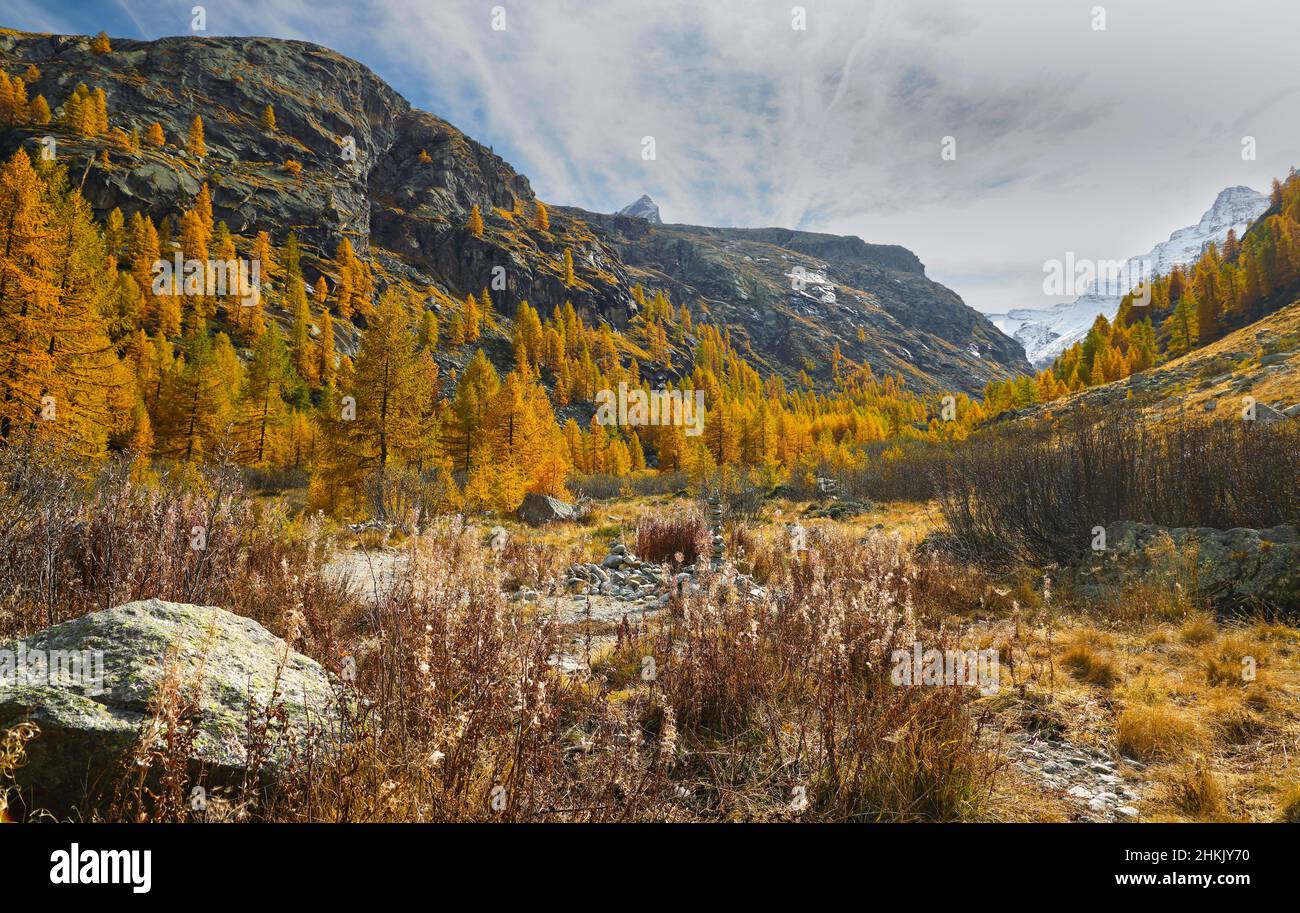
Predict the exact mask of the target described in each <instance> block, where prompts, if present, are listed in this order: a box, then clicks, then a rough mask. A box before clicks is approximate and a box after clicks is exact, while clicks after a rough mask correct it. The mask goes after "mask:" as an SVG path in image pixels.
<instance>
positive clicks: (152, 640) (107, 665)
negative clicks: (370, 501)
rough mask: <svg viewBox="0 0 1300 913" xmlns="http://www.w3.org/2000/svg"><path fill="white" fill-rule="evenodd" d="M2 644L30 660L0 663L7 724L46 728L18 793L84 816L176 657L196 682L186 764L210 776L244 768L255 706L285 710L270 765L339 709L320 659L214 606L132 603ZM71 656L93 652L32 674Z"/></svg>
mask: <svg viewBox="0 0 1300 913" xmlns="http://www.w3.org/2000/svg"><path fill="white" fill-rule="evenodd" d="M0 651H6V652H5V653H0V655H4V656H8V657H14V656H21V657H26V658H27V659H26V661H25V662H24V668H23V669H17V670H15V669H13V661H12V659H11V660H10V668H9V669H8V670H0V671H7V673H8V674H5V675H4V676H3V677H0V730H2V729H6V728H10V727H12V726H14V725H15V724H17V723H20V722H23V721H26V720H30V721H32V722H34V723H36V725H37V726H39V727H40V730H41V732H40V735H39V736H38V737H37V738H36V739H34V740H32V741H31V742H30V743H28V746H27V756H28V763H27V764H26V765H25V766H24V767H21V768H19V770H18V775H17V776H18V784H19V786H20V787H21V790H22V795H21V797H20V798H21V800H22V802H23V804H24V805H26V806H27V808H28V809H35V808H44V809H48V810H50V811H51V812H53V813H54V814H55V815H57V816H65V815H74V816H75V815H86V814H87V813H88V812H89V811H90V810H91V809H93V808H96V807H99V806H100V805H101V804H102V803H103V801H105V799H106V798H107V797H109V796H111V791H112V788H113V785H114V783H115V781H116V780H117V779H118V778H119V777H120V776H121V773H122V760H123V756H124V753H125V752H127V751H129V750H130V749H131V747H132V745H133V744H134V743H135V742H136V741H137V738H138V736H139V733H140V730H141V724H142V722H144V721H145V720H146V719H147V718H148V716H149V702H150V698H151V696H152V695H153V694H154V693H155V690H156V689H157V688H158V686H159V683H160V682H161V681H162V679H163V676H164V670H165V667H166V666H167V663H168V662H171V663H175V664H176V666H177V671H178V672H179V674H180V681H181V683H182V686H183V687H185V688H189V687H191V683H193V682H195V681H198V682H199V683H200V684H199V691H198V694H199V697H198V701H197V704H198V720H197V736H196V738H195V740H194V744H193V749H192V753H191V756H190V762H191V768H192V770H193V771H194V772H195V773H198V772H199V771H200V770H201V771H203V773H204V782H205V783H206V784H208V785H215V784H219V783H220V782H222V781H223V780H225V779H228V778H233V777H235V776H239V775H242V773H243V771H244V769H245V767H246V764H247V760H248V756H247V750H246V745H247V736H248V732H249V723H250V715H251V716H252V718H253V720H254V721H256V720H257V718H258V716H259V714H260V713H261V712H262V711H263V709H264V708H266V707H267V706H268V705H269V704H272V703H274V704H276V705H278V706H279V708H280V709H282V710H283V728H282V729H281V728H280V725H281V724H280V723H278V722H277V723H276V724H275V725H274V726H272V732H273V733H274V732H276V731H279V732H280V734H281V738H279V739H278V740H277V741H278V751H277V749H274V748H273V750H272V757H271V758H270V759H269V762H268V767H267V768H266V769H264V770H263V774H264V775H267V774H269V773H273V769H274V767H275V765H276V762H277V760H278V758H277V756H276V755H277V754H278V753H279V754H282V753H283V752H284V751H286V750H287V749H288V747H289V746H290V745H291V744H294V743H295V742H298V741H301V740H302V739H303V738H304V737H305V736H306V735H307V732H308V727H309V726H310V725H312V724H316V725H321V724H325V723H326V722H327V721H328V720H329V719H331V718H332V716H333V715H335V711H336V708H337V702H336V699H335V693H334V691H333V690H332V688H331V684H330V680H329V677H328V676H327V674H326V672H325V670H324V669H323V668H322V667H321V666H320V665H319V664H317V663H316V662H315V661H314V660H311V659H309V658H308V657H306V656H303V655H302V654H300V653H296V652H294V651H293V650H290V649H289V648H288V645H287V644H285V642H284V641H283V640H280V639H279V638H277V637H275V636H274V635H272V634H271V633H270V632H269V631H267V630H266V629H265V628H263V627H262V626H261V625H259V624H258V623H257V622H255V621H252V620H251V619H248V618H244V617H241V616H239V615H234V614H232V613H230V612H227V611H224V610H222V609H219V608H214V607H211V606H195V605H187V604H182V603H172V602H163V601H161V600H158V599H149V600H145V601H141V602H132V603H127V604H125V605H120V606H117V607H115V608H111V609H107V610H104V611H101V612H95V613H93V614H90V615H84V616H82V617H80V618H77V619H74V620H72V621H69V622H65V623H63V624H60V625H56V626H54V627H52V628H48V629H46V630H44V631H41V632H38V633H36V634H33V635H31V636H30V637H27V638H25V639H23V640H22V641H18V642H14V643H9V644H3V645H0ZM52 651H64V652H63V653H62V654H53V652H52ZM82 651H88V652H82ZM73 654H79V655H81V656H83V657H84V658H85V660H86V661H85V663H84V664H83V666H82V669H81V674H78V675H75V676H54V675H49V674H46V673H39V674H34V672H33V666H32V660H31V658H32V657H38V656H47V657H48V656H51V655H62V656H64V657H66V656H70V655H73ZM92 656H93V657H95V658H94V659H91V657H92ZM66 668H67V665H66V663H65V669H66ZM87 670H91V671H92V672H93V670H98V671H99V672H100V673H101V674H100V675H98V676H97V675H94V674H88V672H87ZM200 670H201V675H200ZM266 778H267V779H269V777H266Z"/></svg>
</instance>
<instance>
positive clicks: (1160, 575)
mask: <svg viewBox="0 0 1300 913" xmlns="http://www.w3.org/2000/svg"><path fill="white" fill-rule="evenodd" d="M1099 557H1100V558H1101V560H1100V561H1094V564H1093V567H1092V576H1093V579H1094V581H1095V583H1094V584H1093V586H1096V585H1103V586H1108V585H1113V584H1115V583H1117V582H1118V581H1119V580H1120V579H1121V578H1122V577H1124V576H1128V577H1131V576H1133V575H1134V574H1139V575H1142V576H1145V577H1148V578H1155V579H1167V580H1171V581H1172V580H1178V579H1183V578H1186V577H1188V576H1190V575H1189V573H1188V572H1189V571H1191V570H1192V565H1193V561H1194V566H1195V574H1196V584H1197V586H1198V588H1199V589H1200V591H1201V593H1202V594H1203V595H1205V596H1207V597H1209V598H1210V599H1211V600H1212V601H1214V602H1215V603H1216V604H1218V605H1220V606H1223V607H1243V606H1244V607H1272V608H1280V609H1286V610H1300V532H1297V530H1296V528H1295V527H1294V526H1276V527H1273V528H1272V529H1259V530H1256V529H1244V528H1238V529H1227V530H1220V529H1211V528H1209V527H1196V528H1184V527H1165V526H1155V525H1151V524H1146V523H1135V522H1133V521H1131V520H1123V521H1120V522H1117V523H1111V524H1110V525H1108V526H1107V527H1106V552H1105V553H1104V554H1103V555H1102V556H1099Z"/></svg>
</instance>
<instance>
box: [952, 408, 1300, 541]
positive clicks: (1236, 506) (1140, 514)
mask: <svg viewBox="0 0 1300 913" xmlns="http://www.w3.org/2000/svg"><path fill="white" fill-rule="evenodd" d="M945 469H946V471H945V472H944V473H943V475H942V482H941V484H940V488H941V494H940V501H941V504H942V508H943V514H944V518H945V519H946V520H947V522H948V527H949V529H950V530H951V531H952V533H953V535H954V537H955V539H956V540H957V542H958V543H959V544H960V545H961V546H963V547H964V548H965V549H966V550H967V551H969V552H970V553H972V554H977V555H981V556H987V557H990V558H995V559H1003V560H1004V559H1015V558H1025V559H1035V560H1039V561H1057V560H1068V559H1072V558H1075V557H1077V556H1079V555H1080V554H1083V553H1085V552H1086V551H1087V549H1088V545H1089V541H1090V538H1091V535H1092V534H1091V530H1092V529H1093V527H1094V526H1098V525H1101V526H1105V525H1107V524H1109V523H1113V522H1115V521H1117V520H1136V521H1138V522H1142V523H1154V524H1158V525H1162V526H1183V527H1195V526H1210V527H1214V528H1216V529H1231V528H1233V527H1237V526H1248V527H1254V528H1261V529H1262V528H1267V527H1271V526H1275V525H1277V524H1279V523H1286V522H1292V521H1294V519H1295V517H1296V516H1298V515H1300V488H1297V487H1296V486H1294V485H1290V486H1288V485H1278V484H1277V482H1276V480H1278V479H1294V478H1300V425H1297V423H1295V422H1280V423H1276V424H1271V425H1270V424H1264V423H1262V422H1241V421H1224V422H1206V423H1200V422H1190V421H1189V422H1184V423H1177V424H1173V425H1169V424H1165V425H1151V424H1146V423H1143V422H1142V421H1141V419H1140V418H1139V417H1137V416H1133V417H1131V418H1128V419H1124V420H1115V419H1113V418H1108V419H1107V420H1106V421H1102V422H1098V421H1096V420H1095V419H1093V418H1092V417H1090V416H1087V415H1081V416H1079V417H1078V418H1077V419H1075V420H1072V421H1071V422H1069V423H1067V424H1063V425H1054V426H1042V427H1030V426H1025V425H1021V424H1015V425H1007V426H1000V427H999V426H995V427H994V428H991V429H989V430H987V431H985V432H982V433H980V434H978V435H976V436H974V437H972V438H971V439H970V440H968V441H967V442H966V443H965V444H964V445H963V446H961V447H957V448H954V449H953V450H952V452H951V457H950V459H949V461H948V463H947V465H946V467H945ZM1224 479H1232V480H1233V484H1231V485H1225V484H1224V481H1223V480H1224Z"/></svg>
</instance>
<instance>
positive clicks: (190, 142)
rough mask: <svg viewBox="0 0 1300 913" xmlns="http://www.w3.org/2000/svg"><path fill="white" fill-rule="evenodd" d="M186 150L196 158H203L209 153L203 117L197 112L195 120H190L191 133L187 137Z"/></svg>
mask: <svg viewBox="0 0 1300 913" xmlns="http://www.w3.org/2000/svg"><path fill="white" fill-rule="evenodd" d="M185 150H186V151H187V152H189V154H190V155H192V156H195V157H196V158H203V157H204V156H206V155H207V154H208V144H207V141H206V140H205V139H204V136H203V117H202V116H201V115H198V114H195V115H194V120H192V121H190V133H189V136H188V137H186V139H185Z"/></svg>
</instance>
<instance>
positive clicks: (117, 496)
mask: <svg viewBox="0 0 1300 913" xmlns="http://www.w3.org/2000/svg"><path fill="white" fill-rule="evenodd" d="M328 549H329V543H328V542H327V541H326V540H325V538H324V536H322V535H321V532H320V528H319V525H318V523H316V522H315V521H307V522H301V521H293V520H291V519H290V518H289V517H288V515H287V513H286V511H285V508H284V506H283V504H281V503H279V502H269V503H268V502H265V501H255V500H253V499H251V498H249V497H248V496H247V495H246V494H245V492H244V490H243V488H242V485H241V482H240V478H239V473H238V471H237V470H236V469H235V467H233V466H230V465H218V466H214V467H210V468H207V469H205V470H203V471H197V470H191V471H189V472H184V473H179V474H177V475H176V476H172V475H168V474H164V475H163V476H162V478H161V479H160V481H159V482H158V483H157V484H153V485H141V484H137V483H136V482H134V481H133V480H132V479H131V475H130V463H129V461H127V460H125V459H123V460H118V461H116V462H113V463H110V464H109V465H108V466H106V467H105V468H103V469H102V470H100V471H99V472H98V473H95V474H88V473H85V472H77V471H75V468H74V467H72V466H71V465H70V464H69V463H68V462H67V460H66V459H65V458H64V457H63V456H62V455H61V454H59V453H58V452H57V451H56V450H54V449H52V447H51V446H49V445H48V444H44V443H33V444H30V445H28V446H26V447H18V446H11V447H8V448H3V449H0V592H2V593H4V599H5V603H6V604H5V606H4V611H3V612H0V636H14V637H21V636H24V635H26V634H28V633H31V632H32V631H36V630H40V629H42V628H46V627H49V626H51V625H55V624H59V623H60V622H64V621H68V620H70V619H73V618H77V617H79V616H81V615H84V614H86V613H87V612H94V611H98V610H100V609H106V608H109V607H111V606H115V605H121V604H122V603H126V602H133V601H135V600H139V599H148V598H153V597H157V598H160V599H164V600H168V601H172V602H188V603H195V604H200V605H220V606H221V607H223V608H225V609H229V610H230V611H233V612H236V613H239V614H242V615H247V616H248V617H250V618H253V619H255V620H257V621H259V622H261V623H262V624H264V625H266V626H267V627H268V628H269V629H271V630H272V631H274V632H275V633H276V634H279V635H281V636H284V635H285V634H286V633H287V628H286V626H285V624H284V623H283V622H284V619H285V618H287V617H288V615H289V613H290V612H291V611H292V610H294V609H296V610H297V611H298V614H306V615H308V618H309V621H312V620H315V621H316V622H317V623H319V624H322V625H327V624H328V622H327V621H326V619H328V618H330V617H332V616H334V615H336V614H337V613H339V612H340V611H341V609H342V606H343V604H344V602H345V601H346V595H345V594H344V593H343V592H342V591H341V590H340V588H339V587H338V586H337V585H336V584H331V583H330V582H328V581H326V580H325V579H324V578H322V577H321V575H320V573H319V571H320V567H321V565H322V564H323V562H324V560H325V558H326V555H327V553H328ZM317 633H319V634H320V635H321V636H324V637H328V636H329V635H328V632H327V631H320V632H317Z"/></svg>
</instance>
